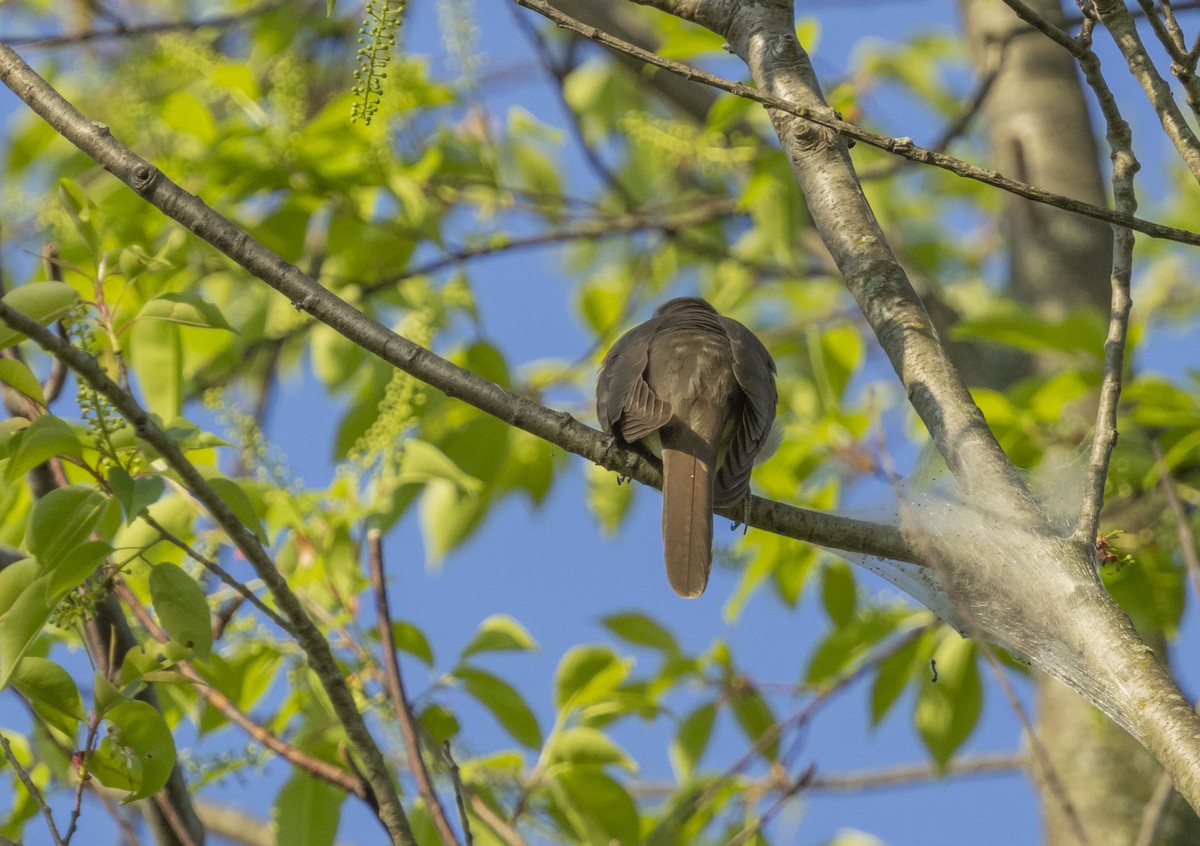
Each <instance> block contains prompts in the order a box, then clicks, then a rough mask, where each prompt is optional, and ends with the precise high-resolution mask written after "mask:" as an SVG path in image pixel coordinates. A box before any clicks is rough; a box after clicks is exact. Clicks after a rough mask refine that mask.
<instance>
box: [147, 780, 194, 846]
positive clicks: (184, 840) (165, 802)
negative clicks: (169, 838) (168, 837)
mask: <svg viewBox="0 0 1200 846" xmlns="http://www.w3.org/2000/svg"><path fill="white" fill-rule="evenodd" d="M153 801H154V805H155V807H157V808H158V811H159V813H161V814H162V815H163V819H164V820H166V822H167V825H168V826H170V828H171V834H173V835H175V837H177V838H179V844H180V846H201V844H199V843H197V842H196V841H195V839H194V838H193V837H192V835H191V834H189V833H188V830H187V826H186V825H184V822H183V819H182V818H181V817H180V816H179V812H178V811H177V810H176V809H175V806H174V805H173V804H171V800H170V798H168V796H167V795H166V792H165V791H163V790H160V791H158V792H157V793H155V794H154V796H153Z"/></svg>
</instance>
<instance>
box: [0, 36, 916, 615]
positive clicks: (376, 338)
mask: <svg viewBox="0 0 1200 846" xmlns="http://www.w3.org/2000/svg"><path fill="white" fill-rule="evenodd" d="M0 80H2V81H4V83H5V84H6V85H8V87H9V88H10V89H12V90H13V91H14V93H16V94H17V96H18V97H20V98H21V99H22V100H24V101H25V102H26V104H27V105H29V107H30V108H31V109H33V110H34V111H35V112H37V113H38V114H39V115H41V117H42V118H43V119H44V120H46V122H47V123H49V124H50V125H51V126H53V127H54V128H55V129H56V130H57V131H58V132H59V133H60V134H62V135H63V136H64V137H65V138H67V139H68V140H69V141H71V142H72V143H73V144H75V145H76V146H77V147H79V149H80V150H82V151H83V152H84V153H86V154H87V155H89V156H91V157H92V158H93V159H95V160H96V161H97V162H98V163H99V164H100V165H101V166H102V167H103V168H104V169H105V170H107V171H109V172H110V173H112V174H113V175H114V176H116V177H117V178H119V179H120V180H121V181H123V182H125V183H126V184H127V185H129V186H130V187H131V188H132V189H133V190H134V191H135V192H137V193H138V194H139V195H140V196H141V197H142V198H143V199H144V200H146V201H147V202H149V203H150V204H152V205H154V206H155V207H156V208H158V209H159V210H160V211H162V212H163V213H164V214H166V215H167V216H168V217H171V218H172V219H174V220H176V221H178V222H179V223H181V224H183V225H184V226H185V227H186V228H188V229H189V230H191V231H192V232H193V233H195V234H196V235H198V236H199V237H200V238H202V239H203V240H205V241H207V242H208V243H209V244H211V245H212V246H214V247H216V248H217V249H219V250H220V251H222V252H223V253H225V254H226V255H227V256H229V257H230V258H231V259H233V260H234V261H236V262H237V263H238V264H240V265H241V266H242V267H244V268H246V270H248V271H249V272H250V273H252V274H253V275H255V276H257V277H258V278H259V279H261V280H263V281H264V282H266V283H267V284H268V285H270V286H271V287H272V288H274V289H275V290H276V291H279V292H280V293H281V294H283V295H284V296H286V297H287V298H288V299H289V300H290V301H291V302H292V304H293V305H294V306H295V307H296V308H297V309H299V310H302V311H306V312H308V313H309V314H310V315H312V316H313V317H314V318H316V319H317V320H319V321H321V322H323V323H325V324H327V325H329V326H330V327H331V328H332V329H334V330H335V331H337V332H339V333H340V334H342V335H343V336H345V337H346V338H347V339H349V340H350V341H352V342H354V343H356V344H358V345H359V346H361V347H362V348H363V349H365V350H368V351H370V352H371V353H373V354H374V355H376V356H378V357H379V358H381V359H382V360H384V361H386V362H388V363H389V364H391V365H393V366H395V367H398V368H399V369H401V370H403V371H404V372H406V373H409V374H411V375H413V376H415V377H416V378H418V379H420V380H421V381H423V382H425V383H427V384H429V385H432V386H433V387H435V388H437V389H438V390H440V391H442V392H443V393H444V394H446V395H447V396H450V397H454V398H456V399H461V400H463V401H464V402H466V403H468V404H470V405H473V406H475V407H476V408H478V409H480V410H481V411H484V412H486V413H487V414H491V415H492V416H494V417H497V418H499V419H500V420H503V421H504V422H506V423H509V424H511V425H513V426H516V427H517V428H520V429H524V430H525V431H527V432H530V433H531V434H534V435H537V436H538V437H540V438H542V439H544V440H546V441H549V442H551V443H553V444H556V445H557V446H559V447H562V448H563V449H565V450H568V451H569V452H573V453H576V454H577V455H581V456H583V457H584V458H587V459H588V460H590V461H593V462H595V463H596V464H599V465H601V466H603V467H606V468H608V469H610V470H614V471H616V472H617V473H619V474H620V475H622V476H626V477H630V478H634V479H637V480H638V481H639V482H643V483H645V484H648V485H651V486H653V487H661V486H662V474H661V472H660V470H659V468H658V466H657V465H656V464H654V463H652V462H651V461H650V460H648V459H646V458H645V457H643V456H642V455H641V454H640V453H638V452H636V451H634V450H632V449H630V448H627V447H624V446H621V445H619V444H617V442H616V441H615V440H614V439H613V438H611V437H609V436H606V435H603V434H601V433H600V432H598V431H596V430H595V429H592V428H591V427H589V426H585V425H583V424H582V423H580V422H578V421H577V420H575V419H574V418H573V417H571V416H570V415H569V414H566V413H564V412H560V411H555V410H552V409H549V408H546V407H544V406H541V405H538V404H537V403H535V402H533V401H532V400H529V399H527V398H525V397H521V396H518V395H516V394H513V393H511V392H509V391H506V390H504V389H503V388H501V387H500V386H498V385H496V384H494V383H492V382H489V381H487V380H486V379H483V378H482V377H480V376H477V375H476V374H474V373H472V372H470V371H469V370H466V369H464V368H462V367H458V366H457V365H455V364H453V363H451V362H449V361H447V360H445V359H443V358H441V357H440V356H437V355H435V354H434V353H432V352H430V351H429V350H427V349H425V348H424V347H421V346H419V345H417V344H414V343H412V342H411V341H409V340H408V339H406V338H404V337H402V336H400V335H398V334H396V333H395V332H393V331H391V330H390V329H388V328H386V327H385V326H383V325H382V324H380V323H379V322H377V321H375V320H372V319H371V318H369V317H367V316H366V315H365V314H363V313H362V312H360V311H358V310H357V309H355V308H354V307H353V306H351V305H349V304H348V303H346V302H345V301H344V300H342V299H340V298H338V297H337V296H335V295H334V294H332V293H330V292H329V291H327V290H326V289H324V288H322V287H321V286H320V285H319V284H317V282H315V281H314V280H313V279H312V278H311V277H309V276H307V275H306V274H305V273H303V272H302V271H301V270H300V269H299V268H297V267H296V266H295V265H292V264H289V263H288V262H286V261H284V260H283V259H282V258H280V257H279V256H278V255H276V254H275V253H273V252H271V251H270V250H268V249H267V248H266V247H264V246H263V245H262V244H261V243H259V242H258V241H256V240H254V239H253V238H252V237H250V236H249V235H248V234H247V233H246V232H244V231H242V230H241V229H239V228H238V227H237V226H235V225H234V224H233V223H231V222H230V221H229V220H227V219H226V218H224V217H222V216H221V215H220V214H218V213H217V212H216V211H214V210H213V209H211V208H209V207H208V206H207V205H205V204H204V202H203V201H201V200H200V199H199V198H198V197H195V196H193V195H191V194H189V193H187V192H186V191H184V190H183V189H182V188H180V187H179V186H178V185H176V184H175V183H174V182H172V181H171V180H170V179H168V178H167V177H166V176H165V175H164V174H162V173H161V172H160V171H158V170H157V169H156V168H154V167H153V166H152V165H151V164H150V163H149V162H147V161H145V160H144V159H142V158H140V157H139V156H137V155H136V154H134V153H133V152H132V151H130V150H129V149H128V148H127V147H125V146H124V145H122V144H121V143H120V142H118V141H117V140H116V139H114V138H113V137H112V135H111V134H110V133H109V132H108V127H106V126H104V125H103V124H97V123H92V122H90V121H88V120H87V119H86V118H85V117H84V116H83V115H82V114H80V113H79V111H78V110H76V109H75V107H74V106H72V105H71V104H70V103H68V102H67V101H66V100H65V99H64V98H63V97H62V96H61V95H60V94H59V93H58V92H57V91H55V90H54V89H53V88H52V87H51V86H50V85H48V84H47V83H46V81H45V80H43V79H42V78H41V77H39V76H38V75H37V74H36V73H35V72H34V71H33V69H31V68H30V67H29V66H28V65H27V64H25V62H24V61H23V60H22V59H21V57H20V56H18V55H17V54H16V53H15V52H13V51H12V50H11V49H9V48H8V47H6V46H4V45H3V44H0ZM9 313H10V314H13V312H11V310H9ZM16 316H17V317H19V315H16ZM24 322H25V324H28V321H24ZM36 328H37V330H38V335H37V337H38V338H39V340H38V343H39V344H40V343H41V340H40V338H42V337H44V331H43V330H41V329H40V327H36ZM25 334H30V333H25ZM31 337H33V335H31ZM56 346H57V345H56ZM201 481H202V480H201ZM717 513H719V514H722V515H724V516H727V517H729V518H730V519H734V520H740V519H742V517H743V513H742V509H741V508H727V509H722V510H720V511H718V512H717ZM231 516H232V515H231ZM749 525H751V526H754V527H756V528H760V529H764V530H766V531H770V532H774V533H776V534H780V535H783V536H785V537H791V538H795V539H797V540H803V541H808V542H810V543H816V544H819V545H821V546H827V547H830V548H834V549H844V550H850V551H854V552H860V553H863V554H866V555H870V556H877V557H880V558H886V559H896V560H901V561H914V562H915V561H916V560H917V559H916V554H915V551H914V549H913V546H912V544H911V543H909V541H908V540H907V539H906V538H905V537H904V535H903V533H902V532H900V531H899V530H898V529H896V528H895V527H893V526H886V525H881V524H876V523H868V522H865V521H861V520H852V519H850V518H847V517H839V516H837V515H832V514H822V513H819V512H815V511H807V510H804V509H799V508H794V507H792V506H788V505H784V504H782V503H778V502H773V501H771V500H765V499H762V498H759V497H754V498H753V500H752V505H751V515H750V520H749ZM254 543H255V545H257V541H254ZM267 560H268V561H269V559H267ZM272 572H274V571H273V568H272ZM260 575H261V574H260ZM268 586H270V585H268ZM285 587H286V586H285ZM297 611H298V612H301V613H302V609H300V608H299V607H297ZM289 619H290V618H289Z"/></svg>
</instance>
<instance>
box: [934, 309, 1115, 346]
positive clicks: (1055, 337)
mask: <svg viewBox="0 0 1200 846" xmlns="http://www.w3.org/2000/svg"><path fill="white" fill-rule="evenodd" d="M1106 330H1107V326H1106V324H1105V321H1104V319H1103V318H1101V316H1100V314H1099V312H1093V311H1092V310H1090V309H1087V310H1081V311H1077V312H1074V313H1072V314H1070V315H1068V316H1066V317H1064V318H1060V319H1057V320H1050V319H1047V318H1044V317H1039V316H1037V315H1036V314H1034V313H1033V312H1031V311H1030V310H1029V309H1027V308H1025V307H1023V306H1020V305H1017V304H1015V303H1001V304H997V305H996V306H995V307H994V308H993V309H992V310H991V312H990V313H989V314H986V315H982V316H980V317H974V318H969V319H966V320H960V321H959V322H958V323H956V324H955V325H954V328H953V329H951V330H950V337H951V338H952V339H954V340H973V341H979V342H981V343H985V344H1000V345H1004V346H1009V347H1013V348H1015V349H1019V350H1024V351H1026V352H1030V353H1047V352H1059V353H1066V354H1069V355H1084V356H1087V357H1089V358H1093V359H1099V358H1101V357H1102V356H1103V355H1104V340H1105V334H1106Z"/></svg>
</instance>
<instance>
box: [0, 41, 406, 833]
mask: <svg viewBox="0 0 1200 846" xmlns="http://www.w3.org/2000/svg"><path fill="white" fill-rule="evenodd" d="M6 49H7V48H5V47H4V46H3V45H0V60H2V59H3V58H4V56H5V51H6ZM0 64H2V61H0ZM0 321H2V322H4V323H5V324H7V325H8V326H10V327H12V328H14V329H16V330H17V331H19V332H21V334H23V335H25V336H27V337H28V338H30V339H31V340H33V341H34V343H36V344H37V345H38V346H40V347H42V349H44V350H46V351H47V352H49V353H51V354H52V355H56V356H58V357H59V358H61V359H62V360H63V361H65V362H66V363H67V365H68V366H69V367H70V368H71V369H72V370H73V371H74V372H75V373H76V375H77V376H78V377H80V378H82V379H83V380H84V381H86V382H87V383H88V384H89V385H90V386H91V387H93V388H94V389H95V390H96V391H98V392H99V393H101V394H103V395H104V396H105V397H107V398H108V400H109V401H110V402H111V403H112V405H113V408H114V409H115V410H116V411H117V412H118V413H120V414H121V416H123V417H124V418H125V419H126V420H127V421H128V422H129V424H130V425H131V426H132V427H133V429H134V431H135V432H137V435H138V437H140V438H141V439H142V440H144V441H146V442H147V443H148V444H150V445H151V446H152V447H154V449H155V450H157V452H158V454H159V455H160V456H161V457H162V459H163V461H164V462H165V463H166V464H167V466H168V467H170V468H171V469H172V470H173V471H174V472H175V473H176V474H178V477H179V479H180V481H181V483H182V484H183V485H184V486H185V487H186V488H187V489H188V490H189V491H190V492H191V493H192V495H193V496H194V497H195V498H196V499H197V500H199V501H200V502H201V503H202V504H203V505H204V507H205V508H206V509H207V511H208V513H209V514H210V515H211V516H212V518H213V520H214V521H215V522H216V523H217V524H218V525H219V526H220V527H221V528H222V529H223V530H224V531H225V533H226V535H227V536H228V537H229V539H230V540H232V541H233V543H234V544H235V545H236V546H237V548H238V549H239V550H240V551H241V552H242V554H243V555H245V557H246V559H247V560H248V561H249V562H250V564H251V566H253V567H254V569H255V572H256V573H257V574H258V577H259V578H260V579H262V580H263V582H264V583H265V584H266V586H267V588H268V589H269V590H270V591H271V593H272V595H273V596H274V597H275V601H276V603H277V604H278V606H279V608H280V610H282V611H283V613H284V614H285V615H286V617H287V619H288V620H289V621H290V623H291V625H292V628H293V629H294V631H295V636H296V640H297V641H298V643H299V644H300V647H301V649H303V650H304V653H305V655H306V656H307V658H308V663H309V666H310V667H311V668H312V670H313V671H314V673H316V675H317V678H318V679H319V680H320V682H321V685H322V687H323V688H324V690H325V692H326V693H327V694H328V695H329V700H330V703H331V704H332V705H333V709H334V713H335V714H336V715H337V717H338V719H339V721H340V722H341V724H342V726H343V728H344V729H345V731H346V733H347V735H348V736H349V738H350V740H351V742H352V743H353V744H354V746H355V747H356V748H357V750H358V753H359V755H360V756H361V757H362V761H363V763H364V765H365V766H366V768H367V778H368V779H369V782H370V786H371V792H372V796H373V801H374V802H376V803H378V805H377V807H378V811H377V814H378V818H379V821H380V823H381V824H383V826H384V828H386V829H387V831H388V833H389V834H390V835H391V837H392V839H393V840H394V841H396V842H397V843H401V844H405V846H415V842H416V841H415V840H414V838H413V834H412V828H411V826H410V825H409V822H408V816H407V815H406V814H405V812H404V807H403V805H401V803H400V797H399V795H398V794H397V792H396V786H395V784H394V782H393V781H392V776H391V773H390V771H389V770H388V766H387V762H386V760H385V759H384V757H383V753H382V751H380V749H379V746H378V745H377V744H376V742H375V739H374V737H372V735H371V732H370V729H369V728H368V727H367V724H366V720H365V719H364V717H363V715H362V714H361V713H360V712H359V710H358V704H357V702H355V699H354V695H353V694H352V693H351V692H350V689H349V687H348V686H347V684H346V680H345V678H344V677H343V676H342V672H341V670H340V668H339V667H338V664H337V661H336V660H335V659H334V656H333V651H332V649H331V648H330V646H329V642H328V641H327V640H326V639H325V636H324V635H323V634H322V633H321V630H320V629H319V628H317V626H316V625H315V624H314V623H313V621H312V618H310V617H309V616H308V614H307V612H306V611H305V610H304V606H303V604H302V603H301V602H300V600H299V598H298V597H297V596H296V594H295V593H293V592H292V589H291V588H290V587H289V586H288V583H287V580H286V579H284V577H283V575H282V574H281V573H280V572H279V570H278V569H277V568H276V567H275V562H274V561H273V560H272V559H271V557H270V555H269V554H268V552H267V550H266V548H265V547H264V545H263V542H262V540H261V539H259V538H258V536H256V535H255V534H254V533H253V532H251V531H250V529H248V528H247V527H246V526H245V525H243V524H242V522H241V520H240V519H239V518H238V516H237V515H236V514H235V513H234V512H233V510H232V509H231V508H230V507H229V506H228V505H227V504H226V503H225V501H224V500H223V499H222V498H221V497H220V495H219V494H218V493H217V492H216V491H215V490H214V489H213V488H212V486H211V485H209V483H208V481H207V480H206V479H205V478H204V476H203V475H201V474H200V472H199V471H198V470H197V469H196V467H195V465H193V464H192V462H191V461H190V460H189V459H188V457H187V456H186V455H185V454H184V453H183V450H181V449H180V448H179V445H178V444H176V443H175V441H174V440H172V439H171V437H170V436H169V435H167V433H166V432H164V431H163V430H162V428H161V427H160V426H159V425H158V423H156V422H155V421H154V420H153V419H152V418H151V417H150V415H149V414H148V413H147V412H146V411H145V409H143V408H142V407H141V406H140V405H138V402H137V400H136V399H134V397H133V396H132V395H131V394H129V393H128V392H127V391H125V390H123V389H122V388H121V386H120V385H118V384H117V383H116V382H114V381H113V380H112V379H111V378H110V377H109V376H108V374H107V373H105V371H104V369H103V368H102V367H101V366H100V363H99V362H98V361H96V359H95V358H93V357H92V356H90V355H88V354H87V353H85V352H83V351H82V350H78V349H75V348H74V347H72V346H71V345H70V344H68V343H65V342H64V341H63V340H62V339H60V338H58V337H57V336H56V335H55V334H54V333H53V332H51V331H49V330H48V329H46V328H45V327H43V326H41V325H40V324H39V323H38V322H37V321H35V320H31V319H29V318H28V317H26V316H25V315H23V314H21V313H20V312H18V311H15V310H14V309H12V308H11V307H10V306H8V305H5V304H4V302H3V301H0Z"/></svg>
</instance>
